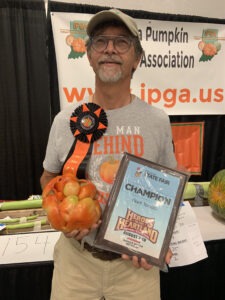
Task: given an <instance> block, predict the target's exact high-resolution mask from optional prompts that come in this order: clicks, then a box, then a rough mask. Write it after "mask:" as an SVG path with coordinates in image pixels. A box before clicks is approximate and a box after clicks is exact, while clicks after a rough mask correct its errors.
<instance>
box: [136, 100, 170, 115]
mask: <svg viewBox="0 0 225 300" xmlns="http://www.w3.org/2000/svg"><path fill="white" fill-rule="evenodd" d="M135 105H136V106H137V109H139V110H141V111H144V112H145V113H147V114H148V113H149V114H151V115H154V116H156V117H162V118H168V115H167V113H166V112H165V111H164V110H163V109H161V108H159V107H156V106H153V105H151V104H149V103H147V102H145V101H144V100H141V99H140V98H138V97H136V98H135Z"/></svg>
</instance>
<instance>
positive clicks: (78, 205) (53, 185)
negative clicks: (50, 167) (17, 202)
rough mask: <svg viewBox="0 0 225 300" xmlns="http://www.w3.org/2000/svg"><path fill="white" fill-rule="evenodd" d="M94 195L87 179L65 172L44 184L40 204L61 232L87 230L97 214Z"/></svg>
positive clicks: (97, 203)
mask: <svg viewBox="0 0 225 300" xmlns="http://www.w3.org/2000/svg"><path fill="white" fill-rule="evenodd" d="M95 196H96V187H95V185H94V184H93V183H92V182H91V181H89V180H86V179H77V178H75V177H74V175H72V174H65V175H61V176H56V177H55V178H53V179H52V180H51V181H50V182H49V183H48V184H47V185H46V186H45V188H44V190H43V193H42V199H43V203H42V206H43V208H44V210H45V211H46V213H47V218H48V220H49V223H50V224H51V226H52V227H53V228H54V229H56V230H59V231H63V232H71V231H73V230H74V229H88V228H90V227H91V226H92V225H93V224H94V223H96V222H97V221H98V220H99V219H100V216H101V207H100V205H99V202H98V201H97V200H95Z"/></svg>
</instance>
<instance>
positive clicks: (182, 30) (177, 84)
mask: <svg viewBox="0 0 225 300" xmlns="http://www.w3.org/2000/svg"><path fill="white" fill-rule="evenodd" d="M91 16H92V15H91V14H80V13H58V12H54V13H53V12H52V13H51V21H52V28H53V36H54V44H55V51H56V60H57V69H58V80H59V93H60V104H61V109H62V108H63V107H65V106H66V105H68V104H71V103H73V102H79V101H80V100H82V99H83V98H84V97H88V96H89V95H91V94H93V92H94V84H95V78H94V72H93V71H92V69H91V67H90V66H89V62H88V59H87V55H86V52H85V44H84V40H85V38H86V37H87V36H86V26H87V23H88V20H89V19H90V18H91ZM136 21H137V24H138V28H139V33H140V38H141V43H142V46H143V48H144V51H145V53H144V55H143V57H142V59H141V62H140V65H139V67H138V69H137V70H136V72H135V73H134V76H133V78H132V83H131V92H132V93H133V94H136V95H137V96H138V97H140V98H141V99H142V100H143V101H146V102H147V103H149V104H151V105H154V106H157V107H159V108H161V109H163V110H164V111H166V112H167V114H168V115H200V114H201V115H207V114H209V115H210V114H211V115H213V114H220V115H221V114H225V91H224V88H225V68H224V65H225V25H223V24H211V23H193V22H175V21H158V20H157V21H156V20H148V19H136Z"/></svg>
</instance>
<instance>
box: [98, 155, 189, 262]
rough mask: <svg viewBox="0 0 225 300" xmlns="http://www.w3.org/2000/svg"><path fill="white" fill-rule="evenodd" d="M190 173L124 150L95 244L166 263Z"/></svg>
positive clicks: (150, 260)
mask: <svg viewBox="0 0 225 300" xmlns="http://www.w3.org/2000/svg"><path fill="white" fill-rule="evenodd" d="M188 179H189V175H188V174H186V173H184V172H180V171H177V170H173V169H170V168H167V167H164V166H162V165H159V164H156V163H153V162H151V161H148V160H146V159H143V158H139V157H136V156H134V155H131V154H128V153H124V156H123V158H122V160H121V163H120V167H119V169H118V172H117V176H116V179H115V182H114V184H113V187H112V189H111V192H110V195H109V199H108V202H107V205H106V208H105V211H104V213H103V218H102V225H101V226H100V228H99V231H98V233H97V235H96V239H95V242H94V244H95V246H97V247H99V248H103V249H107V250H110V251H114V252H117V253H121V254H122V253H123V254H127V255H130V256H133V255H135V256H138V257H139V258H141V257H143V258H145V259H146V260H147V261H148V262H149V263H150V264H152V265H156V266H158V267H163V266H164V264H165V256H166V253H167V251H168V248H169V244H170V240H171V237H172V233H173V228H174V225H175V221H176V217H177V213H178V210H179V207H180V203H181V200H182V195H183V191H184V188H185V184H186V182H187V181H188Z"/></svg>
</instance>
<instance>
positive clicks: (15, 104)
mask: <svg viewBox="0 0 225 300" xmlns="http://www.w3.org/2000/svg"><path fill="white" fill-rule="evenodd" d="M0 35H1V46H0V66H1V67H0V99H1V105H0V199H4V200H9V199H15V200H20V199H27V198H28V197H29V196H30V195H33V194H40V193H41V189H40V183H39V178H40V175H41V173H42V161H43V158H44V154H45V148H46V143H47V138H48V133H49V129H50V125H51V116H50V109H51V105H50V87H49V72H48V59H47V58H48V56H47V54H48V53H47V42H46V37H47V26H46V13H45V6H44V0H32V1H31V0H29V1H26V0H1V1H0Z"/></svg>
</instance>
